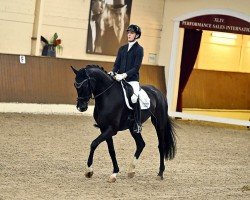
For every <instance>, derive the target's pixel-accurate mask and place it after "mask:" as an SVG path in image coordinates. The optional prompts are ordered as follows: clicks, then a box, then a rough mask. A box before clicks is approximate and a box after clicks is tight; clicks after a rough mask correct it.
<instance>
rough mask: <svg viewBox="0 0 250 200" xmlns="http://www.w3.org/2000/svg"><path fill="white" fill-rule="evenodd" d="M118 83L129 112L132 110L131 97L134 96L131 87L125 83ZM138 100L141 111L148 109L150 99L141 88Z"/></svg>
mask: <svg viewBox="0 0 250 200" xmlns="http://www.w3.org/2000/svg"><path fill="white" fill-rule="evenodd" d="M120 83H121V85H122V90H123V94H124V99H125V103H126V105H127V107H128V108H129V109H130V110H133V106H131V105H132V101H131V97H132V95H133V94H134V90H133V87H132V86H131V85H130V84H128V83H127V82H125V81H121V82H120ZM138 99H139V102H140V107H141V110H146V109H149V108H150V99H149V97H148V95H147V93H146V92H145V90H143V89H142V88H141V89H140V91H139V95H138Z"/></svg>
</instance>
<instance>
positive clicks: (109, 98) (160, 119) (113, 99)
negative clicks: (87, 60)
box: [72, 65, 176, 182]
mask: <svg viewBox="0 0 250 200" xmlns="http://www.w3.org/2000/svg"><path fill="white" fill-rule="evenodd" d="M72 69H73V71H74V73H75V75H76V77H75V83H74V85H75V88H76V90H77V94H78V97H77V109H78V110H79V111H80V112H84V111H86V110H87V109H88V103H89V100H90V98H91V97H92V95H93V98H94V99H95V108H94V119H95V121H96V124H97V125H96V126H98V127H99V128H100V131H101V134H100V135H99V136H98V137H97V138H96V139H95V140H94V141H93V142H92V143H91V146H90V154H89V158H88V162H87V172H86V173H85V176H86V177H88V178H90V177H92V175H93V169H92V167H91V166H92V164H93V156H94V152H95V149H96V148H97V147H98V145H99V144H100V143H101V142H103V141H106V142H107V145H108V150H109V154H110V156H111V159H112V163H113V174H112V175H111V176H110V179H109V181H110V182H114V181H116V175H117V173H118V172H119V167H118V164H117V160H116V154H115V150H114V145H113V139H112V136H114V135H116V134H117V132H118V131H122V130H126V129H129V130H130V132H131V135H132V137H133V138H134V140H135V143H136V151H135V154H134V159H133V161H132V162H131V164H130V167H129V172H128V176H129V177H133V176H134V174H135V162H136V161H137V159H138V158H139V156H140V154H141V152H142V150H143V148H144V147H145V142H144V141H143V138H142V136H141V133H134V132H133V120H134V119H133V114H132V111H131V110H129V109H128V108H127V106H126V104H125V101H124V94H123V91H122V86H121V83H120V82H118V81H116V80H114V78H113V77H111V76H110V75H108V74H107V73H106V71H104V70H103V68H100V67H99V66H95V65H88V66H86V67H85V68H82V69H80V70H76V69H74V68H73V67H72ZM142 88H143V89H144V90H145V91H146V93H147V94H148V96H149V98H150V108H149V109H147V110H142V113H141V120H142V123H143V122H145V121H146V120H147V119H148V118H149V117H151V121H152V123H153V125H154V126H155V129H156V132H157V136H158V142H159V145H158V148H159V153H160V169H159V173H158V176H159V178H160V179H163V172H164V170H165V165H164V157H165V159H166V160H171V159H173V158H174V156H175V153H176V140H175V134H174V127H173V122H172V121H171V119H170V118H169V116H168V105H167V100H166V97H165V96H164V95H163V94H162V93H161V92H160V91H159V90H158V89H156V88H155V87H153V86H151V85H147V86H142Z"/></svg>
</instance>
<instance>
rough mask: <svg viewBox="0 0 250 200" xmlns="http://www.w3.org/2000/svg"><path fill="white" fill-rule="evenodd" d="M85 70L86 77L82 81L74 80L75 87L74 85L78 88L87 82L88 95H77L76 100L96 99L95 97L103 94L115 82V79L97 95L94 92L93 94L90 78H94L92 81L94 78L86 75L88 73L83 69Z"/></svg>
mask: <svg viewBox="0 0 250 200" xmlns="http://www.w3.org/2000/svg"><path fill="white" fill-rule="evenodd" d="M85 72H86V75H87V78H86V79H84V80H83V81H82V82H80V83H77V82H76V81H75V83H74V85H75V87H76V88H77V89H80V88H81V87H82V86H83V84H84V83H88V89H89V95H88V96H86V97H77V101H78V100H86V101H87V102H88V101H89V99H96V98H98V97H99V96H101V95H102V94H104V93H105V92H106V91H108V90H109V89H110V88H111V87H112V86H113V85H114V84H115V82H116V81H114V82H113V83H112V84H111V85H109V86H108V87H107V88H106V89H105V90H103V91H102V92H100V93H99V94H97V95H94V94H93V89H92V85H91V80H94V81H96V80H95V79H94V78H91V77H90V76H89V75H88V73H87V71H86V70H85Z"/></svg>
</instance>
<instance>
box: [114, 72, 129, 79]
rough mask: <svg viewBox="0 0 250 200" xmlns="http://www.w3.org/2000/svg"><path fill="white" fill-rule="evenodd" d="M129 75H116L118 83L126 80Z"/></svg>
mask: <svg viewBox="0 0 250 200" xmlns="http://www.w3.org/2000/svg"><path fill="white" fill-rule="evenodd" d="M127 76H128V75H127V74H126V73H123V74H116V75H115V79H116V80H117V81H121V80H122V79H125V78H126V77H127Z"/></svg>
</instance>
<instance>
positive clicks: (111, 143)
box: [106, 137, 119, 182]
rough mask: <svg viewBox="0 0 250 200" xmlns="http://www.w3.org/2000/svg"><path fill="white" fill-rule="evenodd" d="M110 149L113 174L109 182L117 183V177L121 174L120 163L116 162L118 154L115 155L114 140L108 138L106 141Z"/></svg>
mask: <svg viewBox="0 0 250 200" xmlns="http://www.w3.org/2000/svg"><path fill="white" fill-rule="evenodd" d="M106 142H107V145H108V149H109V155H110V157H111V160H112V163H113V174H112V175H111V176H110V177H109V182H115V181H116V175H117V174H118V172H119V167H118V163H117V160H116V154H115V149H114V143H113V138H112V137H111V138H108V139H107V140H106Z"/></svg>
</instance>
